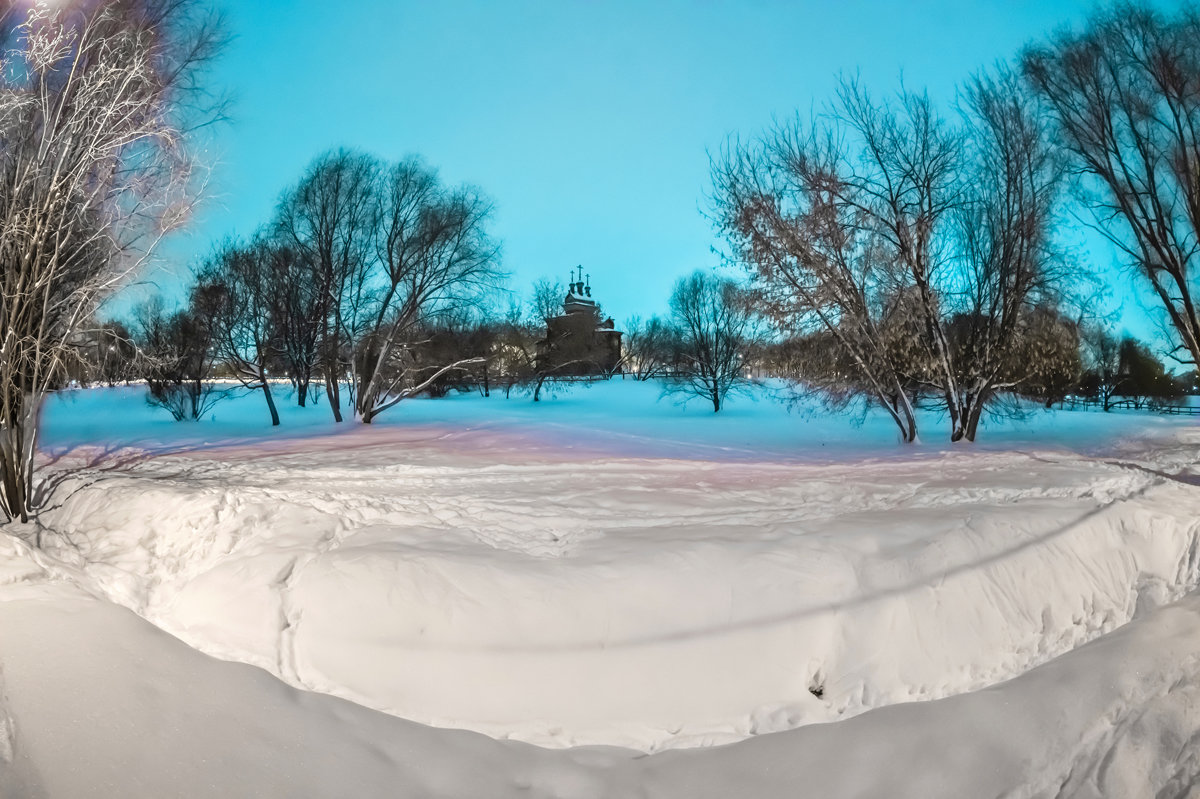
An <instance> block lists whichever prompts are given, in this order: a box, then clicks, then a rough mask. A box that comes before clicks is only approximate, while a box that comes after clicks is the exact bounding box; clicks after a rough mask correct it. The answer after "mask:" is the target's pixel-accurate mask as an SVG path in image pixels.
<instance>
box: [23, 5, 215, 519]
mask: <svg viewBox="0 0 1200 799" xmlns="http://www.w3.org/2000/svg"><path fill="white" fill-rule="evenodd" d="M10 13H11V12H10ZM10 38H11V41H12V43H13V46H14V49H13V50H11V51H9V52H8V55H7V56H6V58H5V60H4V63H3V65H2V68H0V262H2V263H3V268H2V269H0V386H2V387H3V388H0V490H2V493H3V497H2V502H0V510H2V512H3V513H4V515H5V516H6V517H7V518H10V519H12V518H19V519H21V520H27V519H28V518H29V514H30V512H31V511H33V510H34V507H33V505H34V484H33V479H34V463H33V459H34V452H35V449H36V438H37V429H36V416H37V410H38V407H39V405H40V403H41V400H42V398H43V397H44V396H45V394H46V393H47V392H48V391H50V390H52V389H53V388H54V387H55V386H56V385H57V384H58V382H59V381H60V380H61V379H62V375H63V367H64V363H65V362H66V361H67V360H68V359H70V358H72V357H74V355H73V352H74V350H73V345H74V339H75V337H76V334H77V331H78V330H79V328H80V326H81V325H82V324H84V322H85V320H87V319H88V318H90V316H91V315H92V313H93V312H94V310H95V309H96V307H97V305H98V303H99V301H100V299H101V298H102V297H103V296H105V295H106V294H107V293H108V292H109V291H110V290H112V289H113V288H114V287H115V286H116V285H117V284H118V283H119V282H120V281H121V280H122V279H123V278H124V277H125V276H126V275H128V274H129V273H130V272H131V271H132V270H134V269H136V268H137V267H138V266H139V265H141V264H142V263H143V262H144V261H145V259H146V258H147V256H148V253H149V252H150V251H151V250H152V249H153V247H154V245H155V243H156V242H157V241H158V240H159V238H160V237H161V236H162V235H163V233H164V232H165V231H167V230H169V229H171V228H172V227H175V226H177V225H178V224H179V223H181V222H182V221H183V220H184V218H185V216H186V213H185V212H186V209H187V204H186V202H185V200H186V196H187V189H188V188H189V184H190V181H189V175H190V174H191V168H192V161H191V159H190V157H189V154H188V152H187V150H186V148H185V147H184V146H183V131H184V130H185V129H186V128H187V127H188V125H189V116H190V115H192V114H200V113H204V112H206V111H212V110H213V109H212V108H211V107H209V108H202V107H201V106H202V105H203V104H202V103H201V102H200V101H201V100H202V96H201V95H200V94H199V92H198V89H199V83H198V78H199V74H200V68H201V67H202V66H203V65H204V64H205V63H206V62H207V61H208V60H209V59H210V58H211V57H212V56H213V55H214V53H215V52H216V50H217V49H218V47H219V44H220V37H219V36H218V35H217V29H216V27H214V24H213V23H212V21H211V20H210V19H208V18H207V17H205V16H203V13H202V10H201V4H199V3H191V2H188V1H187V0H161V1H156V0H115V1H114V2H108V3H87V4H81V3H80V4H77V3H37V4H34V5H33V6H32V8H30V10H29V11H28V13H27V15H26V16H25V17H24V19H23V21H21V23H20V24H19V25H17V26H16V27H15V31H14V35H13V36H12V37H10ZM190 118H191V119H192V120H193V121H194V120H195V118H196V117H194V116H193V117H190Z"/></svg>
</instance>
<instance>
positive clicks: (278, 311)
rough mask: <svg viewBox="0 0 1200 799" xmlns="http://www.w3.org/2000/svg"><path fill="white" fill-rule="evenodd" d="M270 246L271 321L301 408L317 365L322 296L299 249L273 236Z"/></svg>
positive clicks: (322, 312)
mask: <svg viewBox="0 0 1200 799" xmlns="http://www.w3.org/2000/svg"><path fill="white" fill-rule="evenodd" d="M270 246H271V266H272V269H271V272H272V275H273V277H272V291H271V295H270V297H269V298H268V300H269V303H270V309H271V319H272V322H271V324H272V327H273V328H274V331H275V336H276V345H277V346H278V348H279V350H280V357H281V358H282V359H283V362H284V365H285V367H286V371H287V376H288V379H289V380H291V381H292V387H293V388H294V389H295V391H296V403H297V404H298V405H299V406H300V407H301V408H303V407H305V406H306V405H307V404H308V399H309V387H310V385H311V382H312V376H313V371H314V370H315V369H316V368H317V356H318V354H319V345H320V342H321V328H322V326H323V321H324V319H325V314H324V308H325V307H326V303H325V295H324V294H323V293H322V292H321V290H320V287H319V286H318V285H317V283H318V281H317V280H316V279H315V278H316V270H315V269H314V267H313V265H312V264H311V263H310V262H309V261H308V260H307V258H306V256H305V254H304V253H303V252H302V251H300V250H299V249H298V248H296V247H295V246H293V245H288V244H284V243H281V242H280V241H278V240H276V239H272V241H271V245H270ZM314 398H315V395H314Z"/></svg>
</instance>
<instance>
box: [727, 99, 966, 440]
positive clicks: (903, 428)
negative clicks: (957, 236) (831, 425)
mask: <svg viewBox="0 0 1200 799" xmlns="http://www.w3.org/2000/svg"><path fill="white" fill-rule="evenodd" d="M901 100H902V113H901V114H897V113H896V112H894V111H893V110H891V109H889V108H887V107H886V106H881V105H878V104H876V103H875V102H874V101H873V100H872V99H871V98H870V97H869V96H868V95H867V94H866V93H865V92H864V91H863V90H861V89H860V88H859V87H858V85H857V84H855V83H852V82H851V83H845V84H843V86H842V89H841V92H840V94H839V104H838V107H837V109H836V113H834V114H831V115H829V116H826V117H824V118H822V119H820V120H817V121H815V122H814V123H813V124H811V125H805V124H804V123H802V122H801V121H799V120H797V121H796V122H795V123H792V124H790V125H784V126H781V127H778V128H776V129H775V130H774V131H771V132H770V133H768V134H767V135H766V136H764V137H762V138H761V139H759V140H758V141H755V142H752V143H750V144H748V145H737V146H734V147H732V148H731V149H730V151H729V152H727V153H726V156H725V158H724V159H723V160H722V161H721V162H718V163H715V164H714V167H713V174H714V183H715V185H716V198H715V199H716V207H717V214H718V219H719V222H720V224H721V226H722V227H723V228H724V230H725V232H726V234H727V235H728V236H729V237H730V239H731V240H732V242H733V243H734V245H735V247H736V249H737V256H738V257H739V258H740V259H741V260H742V261H743V262H745V263H746V264H747V265H748V266H749V267H750V268H751V270H752V274H753V276H754V278H755V284H754V288H755V292H756V297H757V304H758V305H759V306H760V308H762V309H763V311H764V312H765V313H766V315H767V316H768V317H769V318H771V319H772V320H773V322H774V323H775V324H776V326H777V327H779V328H780V329H781V331H782V332H784V333H786V334H790V335H797V334H806V333H811V332H813V331H814V330H824V331H826V332H827V333H828V334H829V336H830V337H831V340H832V341H833V342H836V344H837V346H838V347H839V348H840V349H841V350H842V351H843V352H844V353H845V354H846V355H847V357H848V359H849V361H850V363H851V364H852V365H853V367H854V372H855V375H854V377H855V379H856V381H859V382H860V383H861V385H862V386H863V388H864V390H865V393H866V394H867V395H868V396H870V397H872V398H873V399H875V400H876V401H877V402H878V403H879V404H880V406H882V407H883V408H884V409H885V410H886V411H887V412H888V414H889V415H890V416H891V418H892V420H893V421H894V422H895V423H896V425H897V427H898V428H899V430H900V433H901V437H902V438H903V440H904V441H914V440H915V439H916V437H917V424H916V417H915V414H914V411H913V401H914V397H913V391H912V380H910V379H909V375H908V374H906V373H907V372H911V371H913V366H914V364H913V363H912V362H911V361H900V360H898V359H897V358H895V357H893V355H894V353H893V351H892V349H891V348H889V347H888V339H887V336H886V335H885V323H886V322H888V321H889V320H896V319H898V318H899V316H900V312H904V315H905V316H906V317H907V318H910V319H911V318H916V319H918V320H919V321H920V330H919V331H916V332H917V335H918V336H920V337H921V338H920V340H921V341H922V342H923V345H924V346H923V348H924V349H932V350H934V351H935V353H934V356H935V357H936V356H937V354H938V353H948V352H949V345H948V343H947V341H946V339H945V335H944V332H943V331H942V330H941V327H940V324H938V322H939V320H940V316H939V315H938V305H937V302H938V300H937V297H936V295H935V292H934V290H933V285H934V281H935V276H936V275H937V274H938V273H939V272H940V270H941V268H942V266H943V264H942V257H941V253H940V251H939V249H938V248H937V246H936V243H937V240H936V238H935V236H936V235H938V234H940V231H941V229H942V227H943V226H944V219H945V217H946V215H947V214H948V212H949V210H950V209H951V208H952V207H953V206H954V203H955V202H956V198H955V197H954V191H953V183H954V181H953V178H954V174H955V170H956V158H957V142H956V141H955V140H954V137H953V136H952V135H951V134H950V133H948V132H947V131H946V130H945V125H944V124H943V123H942V122H941V120H940V119H939V118H938V117H937V116H936V114H935V113H934V112H933V109H932V107H931V105H930V103H929V101H928V98H926V97H924V96H919V95H914V94H909V93H905V94H903V95H902V98H901ZM893 326H894V327H895V325H893ZM943 360H945V358H943ZM843 385H846V384H845V383H843Z"/></svg>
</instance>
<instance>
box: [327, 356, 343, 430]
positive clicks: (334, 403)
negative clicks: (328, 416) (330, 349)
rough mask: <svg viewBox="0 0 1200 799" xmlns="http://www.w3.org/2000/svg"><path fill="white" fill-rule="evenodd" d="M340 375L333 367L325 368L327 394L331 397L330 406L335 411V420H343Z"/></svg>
mask: <svg viewBox="0 0 1200 799" xmlns="http://www.w3.org/2000/svg"><path fill="white" fill-rule="evenodd" d="M337 378H338V376H337V374H335V373H334V372H333V370H331V369H326V370H325V395H326V396H327V397H329V408H330V410H332V411H333V421H335V422H340V421H342V400H341V394H340V393H339V391H338V380H337Z"/></svg>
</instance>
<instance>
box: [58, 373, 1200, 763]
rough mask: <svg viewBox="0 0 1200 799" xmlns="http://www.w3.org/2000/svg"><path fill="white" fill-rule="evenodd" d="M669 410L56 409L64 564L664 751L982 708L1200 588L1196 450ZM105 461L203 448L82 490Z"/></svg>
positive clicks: (170, 609)
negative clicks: (193, 412) (880, 717)
mask: <svg viewBox="0 0 1200 799" xmlns="http://www.w3.org/2000/svg"><path fill="white" fill-rule="evenodd" d="M656 396H657V395H656V392H654V390H653V389H652V388H651V389H648V388H647V387H646V386H644V385H640V384H632V383H626V384H624V385H621V384H615V385H614V384H609V385H605V386H597V387H594V388H592V389H591V390H587V391H576V392H573V393H570V394H568V395H565V396H562V397H560V398H559V399H557V400H555V401H553V402H546V403H539V404H538V405H537V406H535V405H533V403H530V402H528V401H527V400H526V401H517V400H515V399H514V400H509V401H507V402H506V401H504V400H502V399H499V398H492V399H490V400H484V399H482V398H467V397H462V398H457V399H453V400H449V401H414V402H410V403H405V404H404V405H402V406H400V408H398V409H397V410H398V414H397V416H395V417H393V421H392V422H390V423H388V424H385V425H380V426H378V427H373V428H370V429H363V428H361V427H359V428H350V429H348V430H346V431H339V432H338V433H337V434H333V433H332V432H331V431H330V430H329V427H330V425H329V424H328V423H326V422H324V421H322V419H323V417H324V415H326V414H327V413H328V411H327V409H325V408H317V409H310V410H309V411H308V412H307V413H302V412H300V411H299V410H294V411H291V412H290V415H291V416H292V417H303V422H302V423H301V424H292V425H290V426H286V425H289V423H290V422H291V421H292V419H291V418H285V427H284V428H283V429H282V430H279V431H273V430H270V429H269V428H266V427H264V426H262V425H261V422H253V421H251V419H252V418H253V417H254V415H255V413H256V412H257V411H258V410H259V409H258V407H257V405H256V404H253V400H254V398H246V399H245V400H242V401H239V402H241V403H242V404H240V405H238V404H236V403H231V404H230V405H229V406H221V407H224V408H225V411H222V410H221V407H219V408H218V410H217V415H218V420H217V422H215V423H202V424H197V425H175V424H170V425H167V426H162V427H156V426H154V425H153V424H148V423H144V421H145V417H146V413H147V412H146V411H145V410H143V409H140V408H137V407H135V408H132V409H131V408H130V403H129V396H128V395H127V394H125V393H124V392H120V391H114V392H94V393H88V394H79V395H76V397H75V398H74V399H68V400H67V401H66V402H64V403H61V404H59V405H55V406H52V407H51V408H49V409H48V411H47V435H46V440H47V442H48V446H49V447H50V448H51V449H52V450H53V451H55V452H59V453H65V454H62V455H61V460H60V463H59V468H61V469H63V472H62V474H63V475H64V483H63V486H62V488H61V490H60V491H59V493H58V495H57V498H58V500H57V501H58V502H59V503H60V507H58V508H57V509H56V510H54V511H52V512H50V513H49V514H47V516H46V521H47V523H48V524H49V525H50V527H52V528H53V529H54V530H55V531H57V533H58V536H59V537H57V538H54V539H53V540H52V541H51V550H52V551H53V552H54V554H55V555H56V556H57V557H59V558H60V559H61V560H62V561H63V562H68V563H74V564H75V565H76V567H77V568H79V569H80V570H81V572H82V573H83V574H84V575H85V577H84V578H83V579H85V580H86V582H87V583H88V584H89V585H92V586H94V587H95V589H96V590H97V591H100V592H102V593H103V594H105V595H106V596H108V597H111V598H113V599H115V600H116V601H119V602H121V603H122V604H125V605H127V606H129V607H131V608H133V609H134V610H136V611H137V612H138V613H141V614H143V615H145V616H146V617H147V618H149V619H151V620H153V621H154V622H155V623H156V624H158V625H160V626H161V627H162V628H163V629H166V630H168V631H170V632H172V633H175V634H176V635H178V636H180V637H181V638H183V639H184V640H185V641H187V642H189V643H191V644H193V645H194V646H196V647H198V648H200V649H202V650H203V651H205V652H208V653H210V654H214V655H217V656H220V657H223V658H229V659H234V660H240V661H243V662H246V663H251V664H254V665H258V666H261V667H263V668H265V669H268V670H269V671H271V672H273V673H275V674H277V675H278V676H280V677H282V678H283V679H284V680H286V681H288V682H289V683H291V684H292V685H294V686H298V687H303V688H310V689H313V690H316V691H320V692H324V693H329V694H333V695H336V696H341V697H344V698H348V699H352V700H354V701H355V702H359V703H362V704H364V705H367V706H369V707H372V708H376V709H379V710H384V711H387V712H389V713H392V714H395V715H399V716H402V717H404V718H407V719H413V720H417V721H422V722H430V723H435V724H438V725H442V726H452V727H466V728H469V729H474V730H478V731H482V732H486V733H489V734H491V735H494V736H497V737H511V738H519V739H522V740H527V741H534V742H538V743H544V744H551V745H555V746H571V745H578V744H597V743H603V744H619V745H623V746H630V747H636V748H638V749H642V750H651V751H652V750H655V749H657V748H660V747H664V746H689V745H703V744H714V743H720V742H725V741H731V740H738V739H741V738H745V737H747V736H750V735H754V734H762V733H767V732H773V731H777V730H787V729H791V728H794V727H797V726H800V725H804V724H811V723H813V722H822V721H829V720H834V719H841V718H848V717H850V716H853V715H855V714H858V713H861V712H863V711H864V710H867V709H870V708H876V707H881V706H885V705H892V704H896V703H903V702H907V701H909V700H912V699H937V698H940V697H946V696H950V695H954V694H959V693H962V692H967V691H974V690H976V689H979V688H981V687H984V686H988V685H993V684H995V683H998V682H1000V681H1003V680H1005V679H1008V678H1010V677H1012V676H1014V675H1018V674H1022V673H1023V672H1025V671H1027V670H1028V669H1029V668H1030V667H1032V666H1034V665H1035V664H1038V663H1041V662H1044V661H1046V660H1048V659H1050V658H1052V657H1054V656H1056V655H1059V654H1061V653H1064V652H1068V651H1070V650H1072V649H1073V648H1075V647H1077V646H1078V645H1079V644H1081V643H1082V642H1084V641H1087V640H1090V639H1092V638H1095V637H1096V636H1098V635H1101V634H1103V633H1105V632H1107V631H1110V630H1113V629H1115V628H1116V627H1118V626H1120V625H1122V624H1124V623H1126V622H1128V621H1129V620H1130V619H1131V618H1133V617H1134V616H1135V615H1137V614H1138V613H1139V612H1145V611H1147V610H1148V609H1150V608H1153V607H1155V606H1158V605H1161V604H1163V603H1165V602H1169V601H1172V600H1174V599H1176V598H1178V597H1180V596H1182V595H1183V593H1184V592H1186V591H1188V590H1190V589H1191V588H1193V587H1195V586H1196V584H1197V581H1198V580H1200V573H1198V570H1200V564H1198V556H1197V550H1198V544H1197V537H1198V532H1200V529H1198V526H1197V521H1196V520H1197V518H1198V517H1200V514H1198V511H1200V497H1198V496H1197V491H1196V487H1195V486H1194V485H1193V484H1192V483H1193V482H1194V480H1193V478H1192V475H1193V474H1194V473H1195V472H1194V465H1195V462H1196V453H1197V447H1196V443H1197V441H1198V440H1200V438H1198V437H1197V436H1196V432H1195V428H1194V427H1192V426H1189V425H1187V424H1184V423H1181V422H1180V421H1179V420H1175V419H1170V420H1162V419H1159V418H1155V417H1147V416H1141V415H1136V416H1135V415H1122V416H1113V415H1104V414H1094V413H1093V414H1089V413H1080V414H1070V413H1060V414H1038V415H1036V416H1034V417H1031V418H1030V419H1029V420H1027V421H1025V422H1022V423H1009V424H1006V425H1004V426H1000V427H997V428H994V429H992V430H989V431H987V432H988V438H987V439H985V441H990V442H991V443H987V444H985V445H984V446H977V447H969V448H958V449H954V450H951V449H950V448H949V447H947V446H943V445H941V444H936V443H935V444H926V445H923V446H921V447H917V448H903V447H900V446H898V445H896V444H895V443H894V435H893V434H892V433H891V431H890V429H889V428H887V426H886V424H881V423H880V420H879V419H878V418H877V417H868V418H867V419H866V420H865V422H864V423H863V424H862V425H861V426H857V427H856V426H854V425H851V424H848V423H847V422H846V421H845V420H844V419H839V418H836V417H829V416H822V415H820V414H817V413H816V412H810V414H809V415H807V416H804V415H801V416H796V415H788V414H787V413H786V411H784V410H782V409H780V408H779V407H778V406H776V405H773V404H770V403H767V402H760V403H750V402H745V403H743V404H741V405H740V406H738V405H731V406H730V412H729V415H725V413H726V412H722V415H721V416H714V415H713V414H711V413H699V412H697V411H696V410H695V409H694V408H680V407H678V406H673V405H670V404H666V403H656V402H654V400H655V398H656ZM121 403H123V404H121ZM118 406H119V407H121V408H124V409H125V410H124V411H123V412H121V413H118V412H117V411H116V410H115V409H116V408H117V407H118ZM89 408H90V409H92V410H91V411H89V410H88V409H89ZM106 408H107V409H110V410H103V409H106ZM735 409H736V412H734V410H735ZM85 411H87V412H86V413H85ZM123 414H127V416H125V415H123ZM314 414H318V415H319V417H318V418H317V420H314ZM139 418H141V419H142V421H138V419H139ZM110 419H117V420H118V421H119V422H121V424H118V425H116V426H115V428H114V429H107V432H106V428H105V425H106V424H107V423H108V420H110ZM931 425H932V422H929V423H927V425H926V431H927V434H928V431H929V429H930V426H931ZM247 436H250V437H253V438H254V439H255V443H253V444H250V445H237V446H231V445H229V444H228V442H230V441H233V440H235V439H239V438H245V437H247ZM101 443H105V444H106V445H107V446H108V447H109V448H110V449H111V448H113V447H114V446H115V445H118V444H119V445H132V446H136V447H139V448H140V449H141V450H143V451H145V450H149V451H152V452H159V453H161V452H164V451H167V450H170V449H179V448H188V449H190V450H192V451H190V452H188V453H186V454H172V455H159V456H158V457H155V458H152V459H149V460H140V459H139V460H138V461H137V462H136V463H134V464H127V465H124V466H122V468H119V469H114V470H111V471H107V472H105V471H101V469H102V465H103V461H102V462H101V463H100V464H95V463H93V464H92V465H89V466H80V471H79V473H78V474H76V475H72V474H71V473H70V471H69V469H70V468H71V467H72V465H80V462H79V459H80V458H94V455H95V453H94V450H90V449H87V448H85V447H81V446H80V445H87V444H92V445H96V444H101ZM216 444H225V445H223V446H214V445H216ZM822 445H824V446H822ZM72 447H75V448H76V449H74V450H72V449H71V448H72ZM1018 447H1023V448H1024V449H1023V450H1021V451H1004V449H1003V448H1009V449H1012V448H1018ZM881 455H882V456H885V457H880V456H881ZM114 457H116V458H117V459H118V461H119V460H120V457H121V456H120V454H118V455H116V456H114ZM965 698H966V697H964V699H965Z"/></svg>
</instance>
